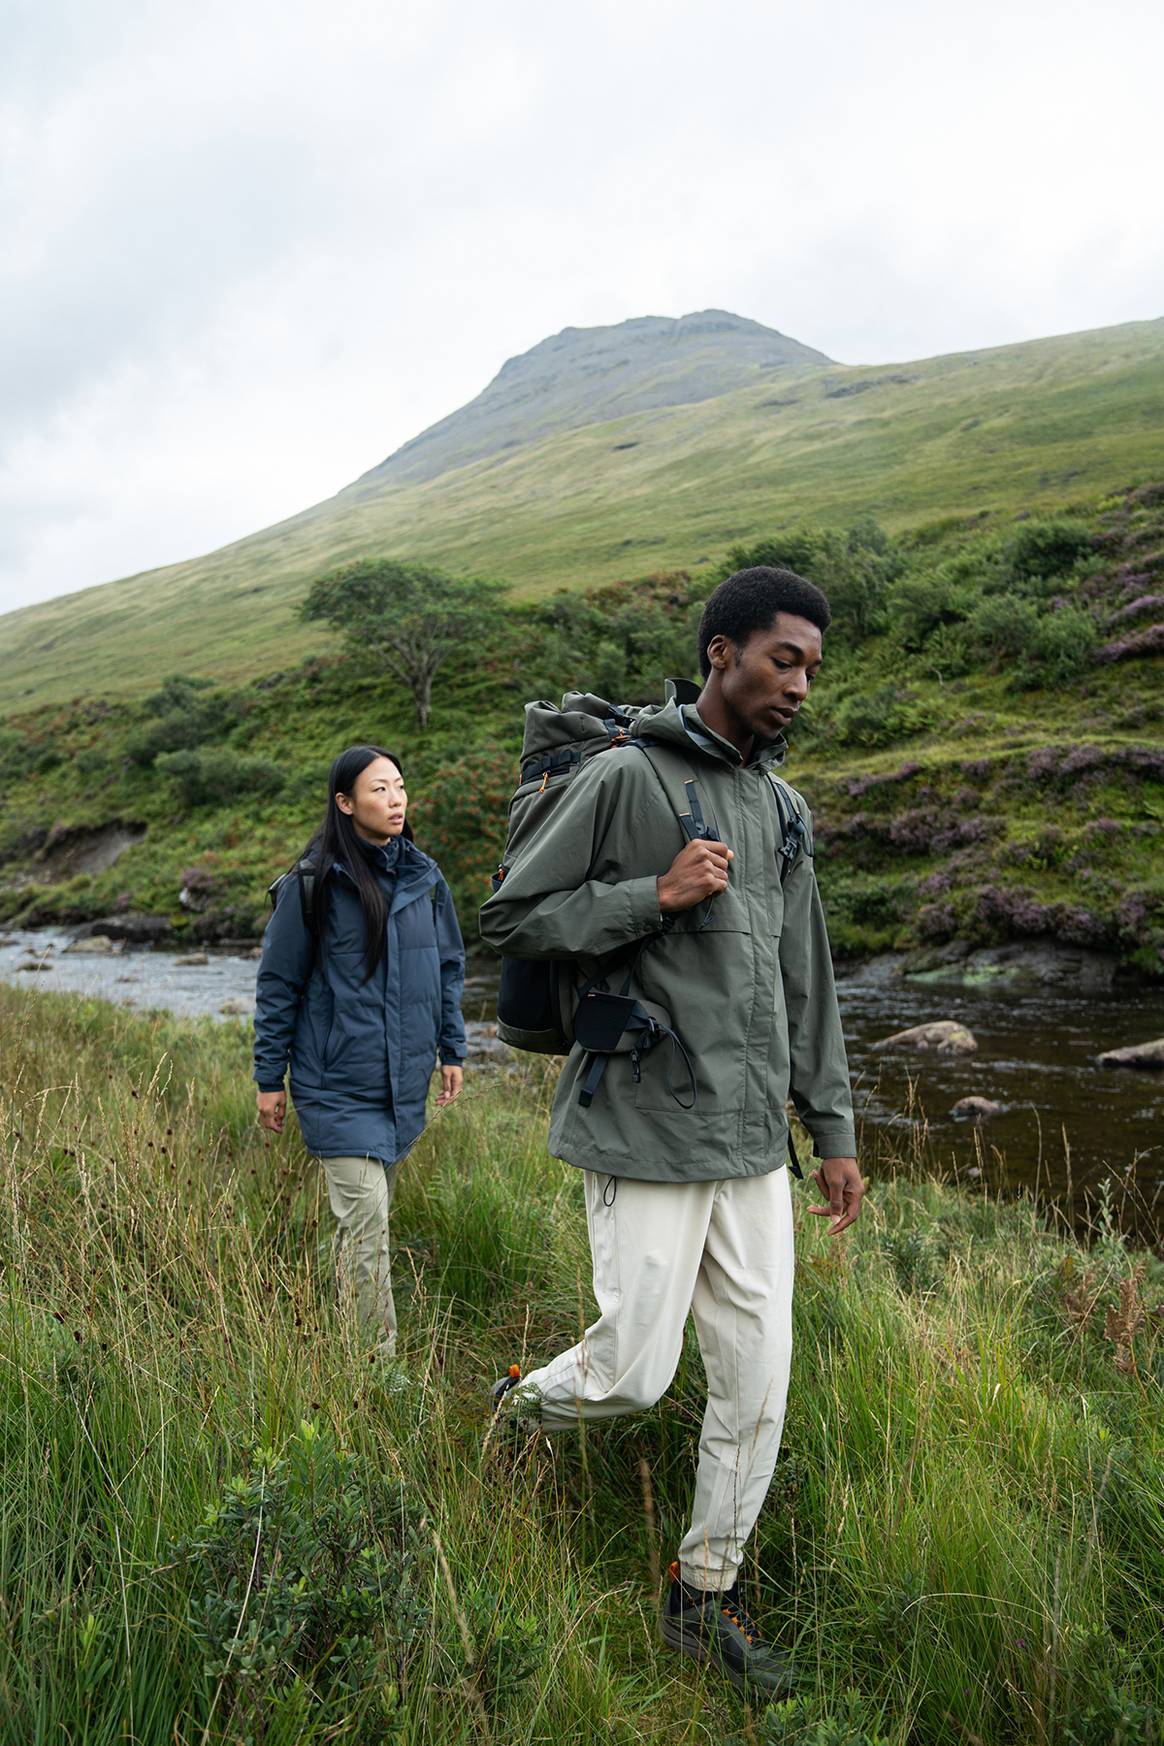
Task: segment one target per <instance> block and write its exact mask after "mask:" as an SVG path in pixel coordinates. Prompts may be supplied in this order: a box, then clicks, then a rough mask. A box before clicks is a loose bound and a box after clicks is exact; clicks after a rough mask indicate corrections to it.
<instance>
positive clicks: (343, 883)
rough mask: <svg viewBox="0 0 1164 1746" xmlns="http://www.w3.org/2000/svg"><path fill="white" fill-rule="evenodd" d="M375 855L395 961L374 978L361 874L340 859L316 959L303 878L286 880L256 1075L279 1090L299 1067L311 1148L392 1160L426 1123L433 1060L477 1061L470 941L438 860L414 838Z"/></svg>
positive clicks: (274, 923)
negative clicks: (368, 962) (469, 998)
mask: <svg viewBox="0 0 1164 1746" xmlns="http://www.w3.org/2000/svg"><path fill="white" fill-rule="evenodd" d="M363 852H365V853H366V854H367V856H368V859H369V861H370V863H371V865H372V867H373V868H374V870H375V873H376V876H377V878H378V879H379V880H380V883H381V886H382V888H383V891H384V897H385V900H386V902H387V905H388V928H387V940H386V942H385V952H384V956H383V958H382V959H381V961H380V963H379V965H378V966H377V968H376V970H375V971H374V973H373V974H372V976H371V977H370V978H369V979H368V980H365V974H364V971H365V953H364V911H363V908H362V906H361V903H360V896H359V890H358V888H357V886H356V882H355V880H354V879H353V878H352V876H351V874H350V873H349V872H348V870H347V868H346V867H344V866H343V864H342V863H340V862H337V863H336V865H335V866H334V867H333V868H332V870H331V872H330V874H329V875H328V884H327V893H326V909H325V914H326V920H325V925H324V936H323V951H322V954H321V957H320V962H319V963H313V962H312V948H311V936H310V933H309V931H308V927H307V923H306V921H305V920H304V916H303V907H302V900H301V893H300V886H299V880H298V879H297V878H296V877H294V876H292V877H290V878H287V879H284V881H283V882H282V884H281V886H280V887H279V893H278V899H277V902H276V905H275V913H274V915H273V916H272V917H271V920H270V922H269V923H268V924H267V931H266V933H265V935H264V936H263V957H262V962H261V964H260V965H259V975H258V984H257V988H256V997H255V1082H256V1084H257V1085H258V1087H259V1090H260V1091H281V1090H282V1089H283V1079H284V1075H285V1074H286V1071H287V1067H288V1064H290V1068H291V1097H292V1100H293V1101H294V1104H295V1111H296V1114H297V1115H298V1117H299V1126H300V1128H301V1130H302V1133H303V1141H304V1144H305V1145H306V1147H307V1149H308V1151H309V1152H313V1153H314V1154H315V1155H316V1156H317V1157H323V1158H327V1157H332V1158H336V1157H369V1158H378V1159H379V1160H380V1161H381V1163H383V1164H394V1163H395V1162H396V1161H397V1160H398V1159H399V1158H402V1157H403V1156H404V1154H405V1152H407V1151H408V1148H409V1147H410V1146H411V1145H412V1144H413V1142H414V1141H415V1140H416V1139H417V1137H418V1136H419V1134H420V1133H421V1131H422V1129H423V1127H424V1106H425V1097H426V1094H427V1092H428V1084H429V1079H430V1078H431V1076H432V1071H433V1065H434V1061H435V1060H436V1059H437V1058H438V1057H439V1059H440V1062H441V1064H442V1065H444V1066H448V1065H453V1064H459V1063H460V1062H462V1061H463V1060H464V1058H465V1025H464V1020H463V1019H462V1017H461V1005H460V1002H461V988H462V985H463V983H464V980H465V947H464V943H463V941H462V939H461V930H460V928H459V927H458V925H457V916H456V911H455V909H454V908H453V900H452V897H451V895H450V893H449V888H448V886H447V885H446V884H445V881H444V879H443V877H442V876H441V871H440V868H439V867H438V866H437V864H436V862H435V861H434V860H432V859H431V858H430V857H429V856H428V855H426V854H424V853H422V851H421V850H420V849H418V848H417V847H416V845H415V843H410V842H408V841H407V839H406V838H404V837H396V838H394V839H393V840H392V841H391V842H389V843H388V844H387V845H386V846H385V847H383V848H381V847H380V846H379V845H373V844H367V845H365V846H364V851H363ZM319 895H320V894H317V896H316V901H317V902H318V901H319Z"/></svg>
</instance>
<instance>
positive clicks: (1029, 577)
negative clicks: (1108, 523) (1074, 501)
mask: <svg viewBox="0 0 1164 1746" xmlns="http://www.w3.org/2000/svg"><path fill="white" fill-rule="evenodd" d="M1091 549H1092V543H1091V534H1090V532H1089V531H1088V529H1087V528H1086V527H1085V526H1084V525H1083V523H1082V522H1079V521H1068V520H1066V518H1065V517H1062V516H1058V517H1052V518H1049V519H1046V520H1039V519H1038V518H1037V517H1036V518H1033V519H1032V520H1030V521H1027V522H1026V523H1024V525H1023V526H1022V527H1021V528H1020V530H1019V532H1018V533H1017V534H1015V535H1013V537H1012V538H1011V539H1009V540H1008V541H1007V543H1006V565H1007V569H1008V571H1009V573H1010V575H1011V577H1012V578H1013V579H1014V580H1015V581H1016V582H1026V583H1028V584H1029V583H1040V582H1042V583H1046V582H1053V581H1055V580H1056V578H1059V577H1063V576H1067V575H1069V574H1070V572H1071V571H1072V570H1073V569H1074V567H1075V565H1076V564H1077V563H1078V562H1079V560H1080V559H1081V558H1084V557H1086V556H1087V555H1088V554H1089V553H1090V552H1091Z"/></svg>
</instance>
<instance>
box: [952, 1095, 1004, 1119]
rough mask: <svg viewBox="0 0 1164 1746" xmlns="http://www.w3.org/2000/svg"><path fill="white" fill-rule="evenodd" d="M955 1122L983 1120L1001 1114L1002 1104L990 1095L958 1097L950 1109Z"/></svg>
mask: <svg viewBox="0 0 1164 1746" xmlns="http://www.w3.org/2000/svg"><path fill="white" fill-rule="evenodd" d="M950 1114H951V1115H952V1116H953V1118H954V1120H955V1121H956V1122H985V1121H989V1119H990V1117H991V1116H996V1115H1001V1114H1002V1105H1001V1104H1000V1103H995V1101H994V1099H993V1098H990V1097H960V1098H959V1099H958V1101H957V1103H956V1104H955V1105H954V1107H953V1109H952V1110H951V1111H950Z"/></svg>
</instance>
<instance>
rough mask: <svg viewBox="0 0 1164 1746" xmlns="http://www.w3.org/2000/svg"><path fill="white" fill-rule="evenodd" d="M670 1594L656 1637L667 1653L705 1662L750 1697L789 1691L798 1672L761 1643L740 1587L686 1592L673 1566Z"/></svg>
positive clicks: (735, 1584) (772, 1649)
mask: <svg viewBox="0 0 1164 1746" xmlns="http://www.w3.org/2000/svg"><path fill="white" fill-rule="evenodd" d="M670 1575H671V1590H670V1593H669V1594H668V1596H667V1599H666V1601H665V1602H664V1603H663V1610H662V1612H661V1613H660V1614H659V1635H660V1636H661V1637H662V1639H663V1641H664V1643H666V1644H667V1646H668V1648H670V1649H678V1650H680V1651H681V1652H682V1653H683V1654H684V1655H690V1656H691V1658H692V1659H693V1660H694V1661H701V1662H707V1663H708V1664H709V1665H710V1666H712V1667H715V1668H717V1669H718V1671H719V1672H720V1673H726V1674H727V1676H728V1678H729V1679H730V1680H731V1681H732V1683H733V1685H738V1686H739V1688H740V1690H741V1691H750V1692H752V1693H759V1692H769V1693H776V1692H781V1691H791V1690H792V1688H793V1687H794V1686H795V1684H796V1673H795V1670H794V1668H793V1665H792V1661H791V1659H790V1657H789V1656H787V1655H784V1654H782V1653H781V1652H780V1650H779V1649H774V1648H773V1647H772V1646H771V1644H769V1643H765V1642H764V1639H763V1638H762V1637H761V1635H760V1633H759V1631H758V1630H757V1629H756V1626H755V1625H754V1624H753V1623H752V1621H751V1619H750V1618H749V1617H748V1615H747V1613H746V1612H745V1611H744V1609H743V1608H742V1607H741V1606H740V1603H739V1592H738V1591H739V1584H738V1582H735V1583H733V1584H732V1586H731V1587H730V1588H728V1589H724V1590H723V1591H722V1593H713V1592H711V1591H710V1590H708V1591H705V1590H703V1589H698V1588H688V1587H687V1586H686V1584H685V1583H683V1582H682V1581H680V1577H679V1566H678V1564H672V1566H671V1571H670Z"/></svg>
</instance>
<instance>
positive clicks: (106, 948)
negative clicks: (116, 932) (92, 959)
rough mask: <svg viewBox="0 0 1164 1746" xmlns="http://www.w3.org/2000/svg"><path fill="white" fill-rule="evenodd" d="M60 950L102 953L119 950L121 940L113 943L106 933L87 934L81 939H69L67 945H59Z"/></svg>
mask: <svg viewBox="0 0 1164 1746" xmlns="http://www.w3.org/2000/svg"><path fill="white" fill-rule="evenodd" d="M61 950H62V952H78V953H87V952H93V953H96V954H98V955H104V954H105V953H108V952H119V951H120V950H121V941H120V940H118V941H117V943H116V944H114V942H113V941H112V940H111V939H110V938H109V935H108V934H88V935H87V936H85V937H84V938H82V939H79V940H70V941H69V943H68V945H67V946H62V947H61Z"/></svg>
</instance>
